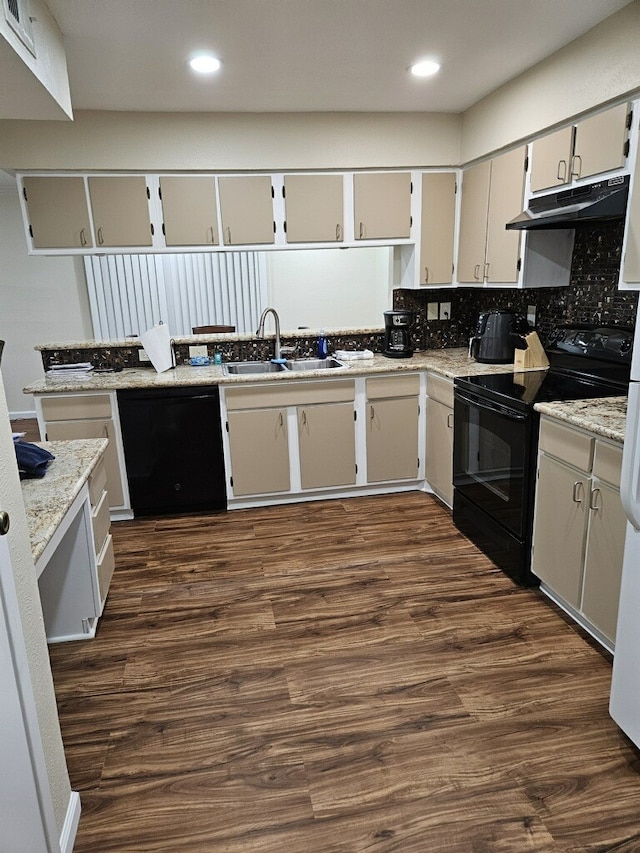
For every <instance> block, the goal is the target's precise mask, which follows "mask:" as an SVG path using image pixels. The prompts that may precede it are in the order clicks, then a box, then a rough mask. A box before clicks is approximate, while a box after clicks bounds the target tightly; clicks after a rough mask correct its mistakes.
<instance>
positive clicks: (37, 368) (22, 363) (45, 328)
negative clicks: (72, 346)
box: [0, 190, 93, 413]
mask: <svg viewBox="0 0 640 853" xmlns="http://www.w3.org/2000/svg"><path fill="white" fill-rule="evenodd" d="M0 305H1V306H2V310H1V311H0V339H2V340H4V341H5V342H6V343H5V348H4V354H3V356H2V372H3V375H4V383H5V391H6V396H7V402H8V406H9V411H10V412H12V413H21V412H22V413H24V412H33V411H34V404H33V398H32V397H28V396H26V395H25V394H23V393H22V389H23V388H24V387H25V385H28V384H29V383H31V382H34V381H35V380H36V379H40V378H41V377H42V375H43V373H42V359H41V358H40V354H39V353H38V352H36V351H35V349H34V347H35V346H36V344H45V343H48V342H49V341H77V340H87V339H88V338H92V337H93V330H92V325H91V315H90V312H89V301H88V297H87V289H86V284H85V282H84V271H83V268H82V261H81V259H79V258H75V259H74V258H70V257H44V256H37V257H36V256H33V255H28V254H27V244H26V240H25V235H24V226H23V224H22V217H21V215H20V205H19V203H18V193H17V192H16V191H15V190H12V191H2V192H0Z"/></svg>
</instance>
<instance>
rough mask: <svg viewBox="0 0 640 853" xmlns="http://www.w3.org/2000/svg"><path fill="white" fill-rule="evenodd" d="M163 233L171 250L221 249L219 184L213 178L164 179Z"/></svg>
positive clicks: (161, 182)
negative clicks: (218, 203)
mask: <svg viewBox="0 0 640 853" xmlns="http://www.w3.org/2000/svg"><path fill="white" fill-rule="evenodd" d="M159 193H160V199H161V202H162V219H163V226H162V230H163V233H164V238H165V242H166V244H167V246H218V245H219V243H220V236H219V233H218V211H217V202H216V180H215V178H214V177H213V176H210V175H202V176H190V175H166V176H162V177H161V178H160V187H159Z"/></svg>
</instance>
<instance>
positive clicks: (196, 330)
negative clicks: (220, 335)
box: [191, 326, 236, 335]
mask: <svg viewBox="0 0 640 853" xmlns="http://www.w3.org/2000/svg"><path fill="white" fill-rule="evenodd" d="M235 330H236V327H235V326H193V327H192V329H191V333H192V334H194V335H211V334H215V333H217V332H235Z"/></svg>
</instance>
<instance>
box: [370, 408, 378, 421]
mask: <svg viewBox="0 0 640 853" xmlns="http://www.w3.org/2000/svg"><path fill="white" fill-rule="evenodd" d="M375 417H376V411H375V409H374V408H373V406H371V407H370V410H369V420H371V421H373V420H375Z"/></svg>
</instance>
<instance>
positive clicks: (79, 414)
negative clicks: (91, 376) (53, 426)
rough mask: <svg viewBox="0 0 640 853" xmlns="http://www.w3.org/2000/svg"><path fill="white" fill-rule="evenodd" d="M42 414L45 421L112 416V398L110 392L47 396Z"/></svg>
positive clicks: (43, 403)
mask: <svg viewBox="0 0 640 853" xmlns="http://www.w3.org/2000/svg"><path fill="white" fill-rule="evenodd" d="M42 414H43V415H44V419H45V421H72V420H77V419H79V418H82V419H83V420H87V419H89V418H110V417H111V398H110V397H109V395H108V394H91V395H88V396H86V395H78V396H74V397H45V398H43V400H42Z"/></svg>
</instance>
